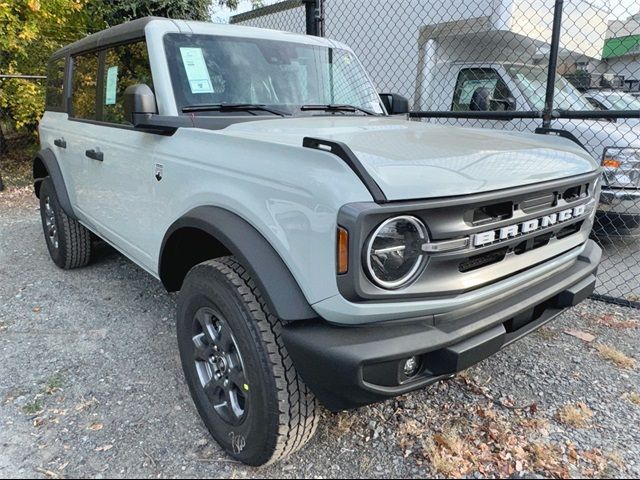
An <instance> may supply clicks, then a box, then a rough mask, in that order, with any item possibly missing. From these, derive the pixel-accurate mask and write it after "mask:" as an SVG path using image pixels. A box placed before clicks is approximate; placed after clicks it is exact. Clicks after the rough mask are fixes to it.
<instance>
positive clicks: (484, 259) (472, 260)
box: [458, 247, 509, 273]
mask: <svg viewBox="0 0 640 480" xmlns="http://www.w3.org/2000/svg"><path fill="white" fill-rule="evenodd" d="M508 252H509V249H508V248H506V247H504V248H501V249H499V250H493V251H491V252H488V253H483V254H480V255H474V256H473V257H469V258H468V259H467V260H465V261H464V262H461V263H460V265H459V266H458V270H460V272H462V273H464V272H471V271H472V270H477V269H478V268H482V267H486V266H487V265H491V264H493V263H498V262H501V261H502V260H504V257H505V256H506V255H507V253H508Z"/></svg>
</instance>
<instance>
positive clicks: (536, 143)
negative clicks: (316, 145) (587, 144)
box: [217, 115, 598, 200]
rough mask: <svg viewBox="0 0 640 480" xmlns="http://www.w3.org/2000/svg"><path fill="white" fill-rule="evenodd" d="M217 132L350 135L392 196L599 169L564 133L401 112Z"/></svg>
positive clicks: (291, 139) (289, 138) (298, 139)
mask: <svg viewBox="0 0 640 480" xmlns="http://www.w3.org/2000/svg"><path fill="white" fill-rule="evenodd" d="M217 133H220V134H224V135H231V136H238V137H243V138H251V139H254V140H262V141H268V142H274V143H281V144H286V145H295V146H302V139H303V138H304V137H315V138H321V139H325V140H332V141H339V142H344V143H345V144H346V145H348V146H349V148H351V150H352V151H353V152H354V153H355V155H356V156H357V157H358V158H359V159H360V161H361V162H362V164H363V165H364V166H365V168H366V169H367V170H368V171H369V174H370V175H371V176H372V177H373V179H374V180H375V181H376V182H377V183H378V185H379V186H380V188H381V189H382V191H383V192H384V193H385V195H386V197H387V198H388V199H389V200H412V199H423V198H435V197H445V196H451V195H466V194H471V193H479V192H485V191H491V190H500V189H504V188H511V187H516V186H521V185H527V184H533V183H538V182H544V181H547V180H553V179H557V178H563V177H570V176H573V175H579V174H582V173H587V172H591V171H593V170H595V169H597V168H598V166H597V164H596V162H595V161H594V160H593V159H592V158H591V157H590V156H589V155H588V154H587V153H586V152H584V151H583V150H582V149H581V148H580V147H579V146H577V145H575V144H573V143H572V142H570V141H568V140H564V139H561V138H558V137H554V136H549V135H535V134H522V133H518V132H508V131H504V130H487V129H468V128H459V127H451V126H446V125H434V124H429V123H422V122H413V121H408V120H406V119H403V118H398V117H395V118H394V117H365V116H337V115H334V116H312V117H302V118H300V117H296V118H286V119H276V120H268V121H264V120H263V121H256V122H242V123H236V124H234V125H231V126H229V127H227V128H225V129H224V130H219V131H218V132H217Z"/></svg>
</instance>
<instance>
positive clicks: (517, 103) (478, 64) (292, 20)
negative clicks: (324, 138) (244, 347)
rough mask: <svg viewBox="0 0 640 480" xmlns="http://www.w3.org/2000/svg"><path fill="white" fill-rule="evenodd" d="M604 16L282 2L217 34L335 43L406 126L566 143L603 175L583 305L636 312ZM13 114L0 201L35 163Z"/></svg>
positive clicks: (630, 19) (634, 135) (494, 4)
mask: <svg viewBox="0 0 640 480" xmlns="http://www.w3.org/2000/svg"><path fill="white" fill-rule="evenodd" d="M617 5H618V4H617V3H616V4H612V5H609V4H608V3H607V2H606V1H604V0H602V1H598V0H595V1H594V0H565V1H562V0H479V1H477V2H474V3H472V2H465V1H463V0H448V1H445V0H398V1H395V2H388V1H383V0H371V1H366V2H365V1H348V0H285V1H282V2H269V4H268V5H266V6H264V7H262V8H259V9H255V10H252V11H249V12H246V13H242V14H239V15H235V16H233V17H232V18H231V20H230V21H231V23H233V24H238V25H249V26H254V27H263V28H271V29H277V30H285V31H291V32H295V33H308V34H313V35H321V36H327V37H329V38H332V39H335V40H338V41H341V42H344V43H346V44H347V45H349V46H350V47H351V48H353V49H354V51H355V52H356V54H357V55H358V57H359V59H360V60H361V61H362V63H363V64H364V67H365V68H366V70H367V71H368V72H369V74H370V76H371V78H372V80H373V82H374V83H375V84H376V86H377V87H378V90H379V91H380V92H384V93H398V94H400V95H403V96H405V97H406V98H408V99H409V104H410V106H411V111H412V113H411V117H413V119H414V120H415V121H422V122H428V123H436V124H448V125H454V126H467V127H476V128H491V129H500V130H508V131H512V132H528V133H531V132H536V131H537V132H539V133H551V134H557V133H558V132H564V133H562V134H563V135H568V136H570V137H571V138H572V139H573V140H574V141H576V142H577V143H579V144H581V145H582V146H583V147H584V148H585V149H586V150H587V151H588V152H589V153H590V154H591V155H592V156H593V157H594V159H596V160H597V161H598V162H602V163H603V165H604V169H605V174H604V194H603V197H602V201H601V204H600V207H599V210H598V215H597V220H596V228H595V231H594V237H595V238H596V240H597V241H598V242H599V243H600V245H601V246H602V247H603V250H604V257H603V262H602V265H601V268H600V273H599V279H598V285H597V288H596V294H597V296H598V297H600V298H602V299H606V300H610V301H614V302H618V303H622V304H626V305H632V306H636V307H640V13H639V12H638V5H636V6H635V7H634V6H631V8H632V10H631V11H628V9H627V10H624V9H622V10H620V9H619V8H616V6H617ZM611 7H614V8H613V9H612V8H611ZM633 8H636V10H635V11H634V10H633ZM2 73H3V72H0V94H2V93H3V92H4V93H7V92H9V91H11V89H15V88H17V86H19V85H22V86H23V87H24V86H26V85H35V86H37V87H38V89H36V90H38V91H43V90H44V89H43V88H42V86H43V84H42V82H43V79H44V77H38V76H7V75H4V76H3V75H1V74H2ZM1 97H2V95H0V98H1ZM0 105H1V103H0ZM19 113H20V112H19V109H17V108H16V107H15V106H14V107H13V109H8V108H6V107H5V108H2V107H1V106H0V189H1V188H2V183H3V181H2V178H3V177H4V183H5V184H6V183H10V184H11V183H13V179H12V176H13V175H14V172H15V171H16V169H20V168H22V169H24V168H28V166H29V165H30V159H31V158H32V156H33V153H35V151H36V150H37V137H36V134H35V130H36V125H35V124H29V123H27V124H22V123H21V122H20V121H19V120H17V118H18V117H19ZM25 165H26V166H25Z"/></svg>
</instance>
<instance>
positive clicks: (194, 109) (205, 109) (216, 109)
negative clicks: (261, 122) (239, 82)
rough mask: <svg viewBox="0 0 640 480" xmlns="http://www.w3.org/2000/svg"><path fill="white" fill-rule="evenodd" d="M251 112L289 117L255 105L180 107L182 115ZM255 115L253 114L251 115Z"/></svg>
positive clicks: (286, 113)
mask: <svg viewBox="0 0 640 480" xmlns="http://www.w3.org/2000/svg"><path fill="white" fill-rule="evenodd" d="M252 110H259V111H261V112H269V113H273V114H274V115H280V116H282V117H284V116H287V115H291V114H290V113H288V112H282V111H280V110H276V109H274V108H269V107H267V106H266V105H261V104H257V103H204V104H198V105H187V106H186V107H182V111H183V112H184V113H191V112H236V111H238V112H243V111H244V112H249V113H251V111H252ZM253 115H255V113H254V114H253Z"/></svg>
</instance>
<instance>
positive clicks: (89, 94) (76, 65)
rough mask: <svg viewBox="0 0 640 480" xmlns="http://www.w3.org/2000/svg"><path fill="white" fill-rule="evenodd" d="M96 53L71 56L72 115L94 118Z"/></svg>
mask: <svg viewBox="0 0 640 480" xmlns="http://www.w3.org/2000/svg"><path fill="white" fill-rule="evenodd" d="M97 78H98V54H97V53H95V52H94V53H86V54H82V55H78V56H77V57H74V58H73V77H72V92H71V94H72V104H73V112H72V115H73V116H74V117H75V118H82V119H86V120H96V119H97V114H96V93H97Z"/></svg>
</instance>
